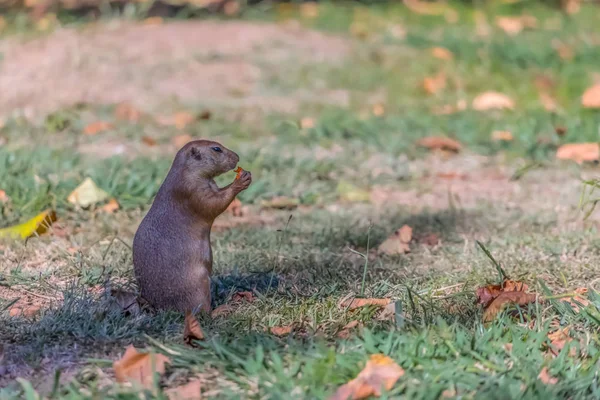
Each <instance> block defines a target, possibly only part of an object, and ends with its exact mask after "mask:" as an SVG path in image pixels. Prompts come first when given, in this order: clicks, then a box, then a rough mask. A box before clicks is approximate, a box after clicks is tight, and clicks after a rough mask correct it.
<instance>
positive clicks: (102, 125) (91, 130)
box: [83, 121, 114, 136]
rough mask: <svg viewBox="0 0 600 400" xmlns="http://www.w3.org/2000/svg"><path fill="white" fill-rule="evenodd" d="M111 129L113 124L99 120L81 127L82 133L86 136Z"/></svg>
mask: <svg viewBox="0 0 600 400" xmlns="http://www.w3.org/2000/svg"><path fill="white" fill-rule="evenodd" d="M111 129H114V125H113V124H111V123H108V122H103V121H99V122H93V123H91V124H89V125H88V126H86V127H85V128H84V129H83V133H84V134H86V135H88V136H93V135H96V134H98V133H100V132H104V131H109V130H111Z"/></svg>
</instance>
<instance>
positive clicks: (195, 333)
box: [183, 311, 204, 346]
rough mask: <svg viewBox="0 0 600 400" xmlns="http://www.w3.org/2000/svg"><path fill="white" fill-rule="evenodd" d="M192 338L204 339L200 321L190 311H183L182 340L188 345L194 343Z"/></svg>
mask: <svg viewBox="0 0 600 400" xmlns="http://www.w3.org/2000/svg"><path fill="white" fill-rule="evenodd" d="M194 340H204V332H202V328H201V327H200V322H198V319H197V318H196V317H195V316H194V314H192V313H191V312H189V311H187V312H186V313H185V321H184V326H183V341H184V342H185V343H186V344H188V345H190V346H193V345H194V342H193V341H194Z"/></svg>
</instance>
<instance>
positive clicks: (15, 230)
mask: <svg viewBox="0 0 600 400" xmlns="http://www.w3.org/2000/svg"><path fill="white" fill-rule="evenodd" d="M54 221H56V213H55V212H54V211H53V210H46V211H44V212H42V213H40V214H38V215H36V216H35V217H33V218H32V219H30V220H29V221H27V222H24V223H22V224H20V225H15V226H11V227H8V228H3V229H0V238H14V239H17V238H21V239H27V238H28V237H31V236H34V235H36V234H37V235H42V234H44V233H45V232H46V231H47V230H48V228H49V227H50V225H52V223H53V222H54Z"/></svg>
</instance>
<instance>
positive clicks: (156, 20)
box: [143, 17, 164, 25]
mask: <svg viewBox="0 0 600 400" xmlns="http://www.w3.org/2000/svg"><path fill="white" fill-rule="evenodd" d="M163 22H164V20H163V19H162V17H148V18H146V19H144V22H143V24H144V25H161V24H162V23H163Z"/></svg>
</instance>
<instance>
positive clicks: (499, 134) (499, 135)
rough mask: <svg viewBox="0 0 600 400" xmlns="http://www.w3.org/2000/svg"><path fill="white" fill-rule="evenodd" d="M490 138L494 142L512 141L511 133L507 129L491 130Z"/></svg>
mask: <svg viewBox="0 0 600 400" xmlns="http://www.w3.org/2000/svg"><path fill="white" fill-rule="evenodd" d="M492 140H493V141H494V142H512V140H513V134H512V133H511V132H509V131H494V132H492Z"/></svg>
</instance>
